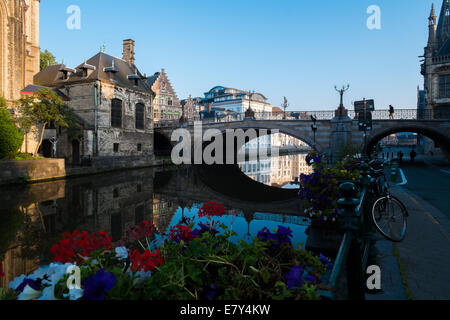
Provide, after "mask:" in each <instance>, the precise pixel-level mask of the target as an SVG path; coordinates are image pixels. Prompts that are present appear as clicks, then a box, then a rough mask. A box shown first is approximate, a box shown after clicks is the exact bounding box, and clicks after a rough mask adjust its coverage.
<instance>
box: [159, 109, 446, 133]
mask: <svg viewBox="0 0 450 320" xmlns="http://www.w3.org/2000/svg"><path fill="white" fill-rule="evenodd" d="M371 114H372V120H418V121H420V120H450V113H449V112H443V111H433V110H428V109H427V110H420V111H418V110H417V109H396V110H394V114H392V115H391V113H390V112H389V110H375V111H372V112H371ZM311 116H314V117H316V119H317V120H331V119H333V118H334V117H335V116H336V112H335V111H330V110H328V111H286V113H284V112H278V113H271V112H255V114H254V116H253V117H251V118H248V117H247V118H246V115H245V113H230V114H229V115H226V116H218V117H211V118H203V119H200V120H198V121H201V122H202V123H203V124H211V123H227V122H234V121H244V120H252V119H253V120H285V121H299V120H305V121H311ZM348 117H349V118H350V119H354V120H356V119H358V114H356V112H355V111H353V110H349V111H348ZM192 125H194V120H189V121H186V122H183V123H180V122H179V121H178V120H174V121H159V122H155V124H154V127H155V128H172V127H184V126H192Z"/></svg>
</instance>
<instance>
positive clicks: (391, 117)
mask: <svg viewBox="0 0 450 320" xmlns="http://www.w3.org/2000/svg"><path fill="white" fill-rule="evenodd" d="M394 114H395V111H394V107H393V106H391V105H389V119H391V120H394Z"/></svg>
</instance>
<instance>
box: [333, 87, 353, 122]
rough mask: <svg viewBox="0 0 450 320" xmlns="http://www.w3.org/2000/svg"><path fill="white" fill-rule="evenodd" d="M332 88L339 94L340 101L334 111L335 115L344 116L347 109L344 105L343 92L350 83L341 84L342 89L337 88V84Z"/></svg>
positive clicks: (346, 114) (346, 113)
mask: <svg viewBox="0 0 450 320" xmlns="http://www.w3.org/2000/svg"><path fill="white" fill-rule="evenodd" d="M334 89H335V90H336V91H337V92H339V94H340V96H341V103H340V104H339V107H338V109H337V110H336V113H335V114H336V117H346V116H348V110H347V109H345V107H344V93H345V92H346V91H348V89H350V85H349V84H347V86H342V89H338V88H337V86H335V87H334Z"/></svg>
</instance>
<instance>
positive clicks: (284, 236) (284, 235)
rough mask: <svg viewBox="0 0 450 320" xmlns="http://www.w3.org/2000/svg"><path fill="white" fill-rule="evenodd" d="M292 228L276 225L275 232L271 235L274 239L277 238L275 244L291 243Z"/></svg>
mask: <svg viewBox="0 0 450 320" xmlns="http://www.w3.org/2000/svg"><path fill="white" fill-rule="evenodd" d="M290 238H292V230H291V229H290V228H285V227H283V226H278V230H277V233H276V234H275V235H274V236H273V239H274V240H277V244H278V245H281V244H282V243H291V239H290Z"/></svg>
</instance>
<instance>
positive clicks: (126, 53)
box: [123, 39, 135, 65]
mask: <svg viewBox="0 0 450 320" xmlns="http://www.w3.org/2000/svg"><path fill="white" fill-rule="evenodd" d="M123 60H125V61H126V62H128V64H129V65H133V64H134V62H135V59H134V40H131V39H128V40H123Z"/></svg>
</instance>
